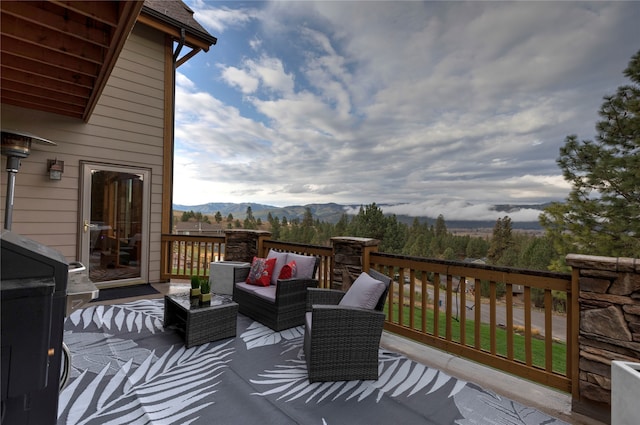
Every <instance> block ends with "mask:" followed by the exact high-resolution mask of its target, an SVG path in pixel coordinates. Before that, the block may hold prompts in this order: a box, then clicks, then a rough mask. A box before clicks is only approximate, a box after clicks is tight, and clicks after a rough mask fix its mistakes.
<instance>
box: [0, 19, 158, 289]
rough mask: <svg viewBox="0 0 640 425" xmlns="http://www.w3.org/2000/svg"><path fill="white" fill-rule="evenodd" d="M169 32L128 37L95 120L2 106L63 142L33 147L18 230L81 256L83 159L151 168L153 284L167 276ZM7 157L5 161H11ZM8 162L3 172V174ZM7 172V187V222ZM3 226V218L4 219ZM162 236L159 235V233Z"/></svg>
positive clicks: (12, 117)
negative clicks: (55, 167)
mask: <svg viewBox="0 0 640 425" xmlns="http://www.w3.org/2000/svg"><path fill="white" fill-rule="evenodd" d="M163 43H164V36H163V35H162V34H161V33H159V32H157V31H155V30H152V29H150V28H147V27H144V26H141V25H137V26H136V27H135V28H134V30H133V31H132V33H131V35H130V36H129V39H128V40H127V42H126V44H125V46H124V49H123V51H122V53H121V55H120V57H119V59H118V61H117V63H116V66H115V68H114V69H113V71H112V74H111V76H110V78H109V81H108V82H107V85H106V86H105V88H104V90H103V92H102V96H101V97H100V100H99V102H98V104H97V105H96V107H95V109H94V111H93V114H92V116H91V118H90V119H89V122H88V123H85V122H82V121H79V120H74V119H71V118H68V117H63V116H59V115H53V114H48V113H44V112H37V111H30V110H27V109H22V108H17V107H13V106H7V105H2V128H12V129H16V130H18V131H24V132H29V133H33V134H36V135H38V136H41V137H44V138H47V139H50V140H52V141H54V142H56V143H57V144H58V146H55V147H48V146H43V145H38V144H33V145H32V151H31V155H30V156H29V157H28V158H26V159H24V160H23V161H22V166H21V169H20V171H19V172H18V174H17V176H16V189H15V198H14V211H13V223H12V230H13V231H15V232H17V233H20V234H23V235H25V236H27V237H30V238H32V239H35V240H38V241H40V242H42V243H45V244H47V245H50V246H52V247H54V248H56V249H58V250H59V251H61V252H62V253H63V254H64V255H65V256H66V257H67V259H69V260H72V259H75V258H77V257H78V255H79V253H78V246H77V244H78V231H79V216H78V208H79V196H80V172H81V170H80V162H81V161H95V162H103V163H109V164H116V165H125V166H134V167H141V168H148V169H151V185H150V186H149V189H150V190H151V223H150V229H151V246H150V276H149V279H150V280H151V281H157V280H158V279H159V277H160V274H159V269H160V236H159V235H160V232H161V227H160V224H161V213H162V212H161V211H162V210H161V201H162V172H163V169H162V163H163V161H162V155H163V134H164V128H163V127H164V56H163V55H164V47H163ZM54 158H57V159H59V160H61V161H64V174H63V177H62V180H61V181H57V182H54V181H50V180H49V179H48V176H47V170H46V164H47V159H54ZM4 160H5V159H4V157H3V162H4ZM4 165H5V164H4V163H3V164H2V171H3V172H4ZM5 176H6V173H4V174H3V177H2V179H1V180H2V185H1V187H0V191H1V197H2V206H1V208H2V218H1V219H2V221H4V207H5V195H6V180H7V179H6V177H5ZM2 224H3V226H4V223H2ZM156 234H157V235H158V237H155V236H154V235H156Z"/></svg>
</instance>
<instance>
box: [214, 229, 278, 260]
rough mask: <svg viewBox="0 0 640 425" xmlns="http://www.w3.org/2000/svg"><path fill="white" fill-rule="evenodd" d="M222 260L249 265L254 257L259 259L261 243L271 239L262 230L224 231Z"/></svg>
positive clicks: (268, 233) (269, 234) (269, 235)
mask: <svg viewBox="0 0 640 425" xmlns="http://www.w3.org/2000/svg"><path fill="white" fill-rule="evenodd" d="M224 235H225V243H224V260H225V261H243V262H247V263H251V261H252V260H253V257H254V256H257V257H260V255H261V252H260V249H261V247H262V241H263V240H264V239H269V238H270V237H271V233H270V232H266V231H263V230H245V229H229V230H225V232H224Z"/></svg>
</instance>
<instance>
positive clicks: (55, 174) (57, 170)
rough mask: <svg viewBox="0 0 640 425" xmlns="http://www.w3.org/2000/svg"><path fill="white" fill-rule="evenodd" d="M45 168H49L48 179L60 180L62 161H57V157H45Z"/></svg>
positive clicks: (62, 170) (62, 168)
mask: <svg viewBox="0 0 640 425" xmlns="http://www.w3.org/2000/svg"><path fill="white" fill-rule="evenodd" d="M47 170H49V180H62V173H64V161H58V158H56V159H47Z"/></svg>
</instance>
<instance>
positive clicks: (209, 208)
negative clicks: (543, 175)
mask: <svg viewBox="0 0 640 425" xmlns="http://www.w3.org/2000/svg"><path fill="white" fill-rule="evenodd" d="M547 205H548V204H536V205H510V204H503V205H495V206H494V208H495V210H496V211H501V212H505V213H509V212H515V211H517V210H519V209H522V208H530V209H538V210H540V211H542V210H543V209H544V208H545V207H546V206H547ZM378 206H379V207H380V208H382V209H384V205H383V204H379V205H378ZM248 207H251V211H252V212H253V216H254V217H255V218H256V219H257V218H259V219H261V220H262V221H266V220H267V217H268V215H269V213H271V215H272V216H273V217H279V218H280V219H282V218H283V217H286V218H287V220H292V219H296V218H297V219H302V218H303V216H304V213H305V210H306V209H307V208H309V209H310V210H311V214H312V215H313V218H314V219H318V220H320V221H324V222H327V223H334V224H335V223H337V222H338V220H340V217H342V215H343V214H344V213H345V211H347V210H352V209H355V210H356V211H357V210H358V208H360V205H359V204H353V205H341V204H336V203H328V204H308V205H292V206H288V207H276V206H273V205H265V204H256V203H252V202H245V203H239V204H237V203H228V202H211V203H208V204H201V205H179V204H174V205H173V210H174V212H181V211H193V212H201V213H202V214H205V215H210V216H213V215H215V213H216V212H218V211H220V214H222V217H223V218H226V217H227V216H228V215H229V214H232V215H233V218H234V219H239V220H244V218H245V216H246V213H247V208H248ZM396 218H397V219H398V221H400V222H402V223H406V224H408V225H411V223H413V221H414V219H415V217H412V216H407V215H397V216H396ZM418 219H419V220H420V221H421V222H425V221H426V222H427V223H429V224H433V223H435V220H436V219H435V218H434V217H418ZM445 220H446V223H447V228H449V229H486V228H489V229H491V228H493V226H494V225H495V221H490V220H485V221H483V220H468V221H467V220H447V217H446V216H445ZM512 227H513V228H514V229H524V230H539V229H540V228H541V227H540V224H539V223H538V222H537V221H535V222H512Z"/></svg>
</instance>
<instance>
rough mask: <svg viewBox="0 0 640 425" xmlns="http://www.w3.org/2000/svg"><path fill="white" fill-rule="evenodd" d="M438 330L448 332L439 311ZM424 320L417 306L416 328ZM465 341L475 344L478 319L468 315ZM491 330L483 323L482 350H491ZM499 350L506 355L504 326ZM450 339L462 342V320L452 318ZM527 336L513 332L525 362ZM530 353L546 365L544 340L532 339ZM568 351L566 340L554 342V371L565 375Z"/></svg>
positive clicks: (429, 323)
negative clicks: (475, 319)
mask: <svg viewBox="0 0 640 425" xmlns="http://www.w3.org/2000/svg"><path fill="white" fill-rule="evenodd" d="M433 312H434V311H433V309H427V327H426V331H427V333H429V334H431V335H433V323H434V320H433ZM385 313H387V314H388V307H385ZM392 319H393V322H394V323H397V320H398V305H397V304H394V306H393V316H392ZM438 320H439V322H438V332H439V336H442V337H444V336H445V335H446V328H445V327H446V320H447V316H446V314H445V313H443V312H440V314H439V318H438ZM402 323H403V325H404V326H409V307H405V308H404V309H403V321H402ZM421 323H422V309H419V308H416V309H415V310H414V328H415V329H416V330H421ZM465 330H466V335H465V342H466V345H468V346H474V345H475V322H474V321H473V320H469V319H468V318H467V320H466V322H465ZM490 331H491V328H490V326H489V325H488V324H485V323H482V324H480V346H481V347H482V349H483V350H486V351H489V350H490ZM495 331H496V352H497V353H498V354H500V355H502V356H505V357H506V355H507V332H506V330H505V329H501V328H497V329H496V330H495ZM451 339H452V340H453V341H455V342H460V323H459V322H458V321H456V320H455V319H453V318H452V320H451ZM524 342H525V338H524V336H522V335H519V334H517V333H514V335H513V356H514V358H515V359H517V360H520V361H522V362H524V361H525V349H524ZM531 352H532V357H533V359H532V360H533V364H534V365H536V366H539V367H542V368H544V364H545V342H544V340H541V339H537V338H533V339H532V341H531ZM566 353H567V346H566V344H565V343H561V342H554V343H553V346H552V356H553V360H552V369H553V371H554V372H556V373H559V374H562V375H565V374H566V360H565V359H566Z"/></svg>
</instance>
